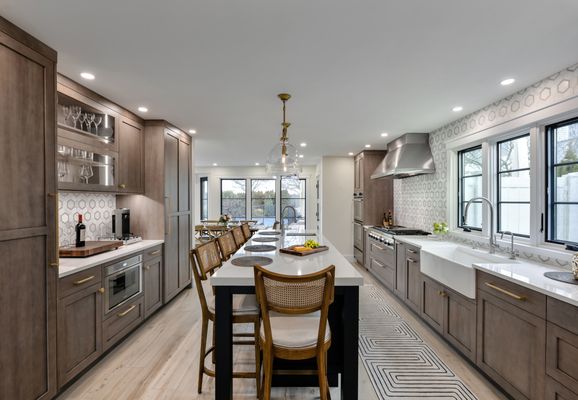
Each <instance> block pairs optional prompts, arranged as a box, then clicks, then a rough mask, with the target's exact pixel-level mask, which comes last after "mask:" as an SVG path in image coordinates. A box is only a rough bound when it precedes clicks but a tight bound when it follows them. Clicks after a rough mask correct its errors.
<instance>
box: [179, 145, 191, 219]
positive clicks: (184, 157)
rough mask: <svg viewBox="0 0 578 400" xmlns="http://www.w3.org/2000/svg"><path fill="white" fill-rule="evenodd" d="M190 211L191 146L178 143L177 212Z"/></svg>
mask: <svg viewBox="0 0 578 400" xmlns="http://www.w3.org/2000/svg"><path fill="white" fill-rule="evenodd" d="M190 209H191V145H190V144H189V143H186V142H183V141H182V140H181V141H179V211H190Z"/></svg>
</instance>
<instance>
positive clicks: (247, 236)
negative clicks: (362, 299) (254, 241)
mask: <svg viewBox="0 0 578 400" xmlns="http://www.w3.org/2000/svg"><path fill="white" fill-rule="evenodd" d="M241 229H242V230H243V235H244V236H245V241H247V240H249V239H251V236H253V232H251V227H250V226H249V223H248V222H245V223H243V224H241Z"/></svg>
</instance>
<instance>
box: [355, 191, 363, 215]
mask: <svg viewBox="0 0 578 400" xmlns="http://www.w3.org/2000/svg"><path fill="white" fill-rule="evenodd" d="M353 220H354V221H359V222H363V195H356V196H354V197H353Z"/></svg>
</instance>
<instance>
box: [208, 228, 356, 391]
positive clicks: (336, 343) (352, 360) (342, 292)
mask: <svg viewBox="0 0 578 400" xmlns="http://www.w3.org/2000/svg"><path fill="white" fill-rule="evenodd" d="M257 237H276V238H278V239H279V240H277V241H275V242H269V243H266V244H271V245H274V246H275V247H276V249H275V250H274V251H270V252H259V253H253V252H248V251H246V250H245V247H246V246H248V245H256V244H261V243H260V242H255V241H254V240H253V239H255V238H257ZM304 240H305V239H304V238H303V237H299V236H290V233H289V234H285V235H279V236H261V235H259V234H256V235H254V236H253V237H252V238H251V239H250V240H249V241H248V242H247V243H245V245H244V246H243V247H242V248H241V249H239V250H238V251H237V253H235V255H234V256H233V257H232V258H231V259H230V260H228V261H227V262H225V263H224V264H223V266H222V267H221V268H220V269H219V270H218V271H217V272H216V273H215V274H214V275H213V276H212V277H211V285H213V286H214V288H215V294H216V322H215V323H216V326H217V329H216V332H217V337H216V348H217V349H219V350H218V351H217V352H216V357H217V358H216V382H215V398H216V399H232V398H233V397H232V396H233V394H232V393H233V380H232V372H233V352H232V328H233V327H232V324H231V309H232V297H233V295H234V294H253V293H255V282H254V276H253V268H251V267H237V266H235V265H233V264H232V260H233V259H235V258H238V257H242V256H247V255H254V256H264V257H269V258H271V259H272V261H273V262H272V263H271V264H269V265H267V266H266V268H267V269H269V270H270V271H273V272H276V273H280V274H286V275H296V276H299V275H305V274H310V273H313V272H317V271H320V270H322V269H323V268H325V267H327V266H329V265H334V266H335V301H334V303H333V305H332V306H331V308H330V315H329V324H330V327H331V335H332V345H331V348H330V350H329V353H328V379H329V382H330V384H331V385H333V386H334V385H336V384H337V381H338V379H337V377H338V374H341V381H340V383H341V388H340V391H341V398H342V399H348V400H349V399H353V400H355V399H357V398H358V393H357V392H358V382H357V378H358V375H357V373H358V371H357V368H358V330H359V329H358V327H359V322H358V319H359V286H362V285H363V277H362V276H361V274H360V273H359V272H358V271H357V270H356V269H355V268H354V267H353V265H351V263H350V262H349V261H347V259H346V258H345V257H344V256H343V255H342V254H341V253H339V252H338V251H337V249H336V248H335V246H333V244H332V243H331V242H330V241H329V240H327V239H326V238H325V237H320V238H318V239H317V240H318V241H319V242H320V244H321V245H324V246H328V247H329V250H327V251H325V252H321V253H316V254H311V255H307V256H294V255H289V254H283V253H281V252H280V251H279V249H281V248H285V247H289V246H292V245H296V244H302V243H303V242H304ZM346 366H347V367H346ZM289 368H290V367H289ZM297 368H298V367H297ZM284 369H286V367H285V366H284ZM308 369H309V368H308ZM298 372H299V371H297V370H296V374H295V375H284V376H274V377H273V384H274V385H277V386H306V385H308V384H310V385H311V386H317V377H316V376H311V377H310V378H311V379H307V378H309V377H304V376H303V375H299V374H298ZM309 382H310V383H309Z"/></svg>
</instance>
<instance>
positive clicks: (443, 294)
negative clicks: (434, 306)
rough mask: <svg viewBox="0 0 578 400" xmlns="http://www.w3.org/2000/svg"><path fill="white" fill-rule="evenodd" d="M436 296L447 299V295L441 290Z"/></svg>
mask: <svg viewBox="0 0 578 400" xmlns="http://www.w3.org/2000/svg"><path fill="white" fill-rule="evenodd" d="M438 295H440V296H442V297H447V296H448V294H447V293H446V292H445V291H443V290H439V291H438Z"/></svg>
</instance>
